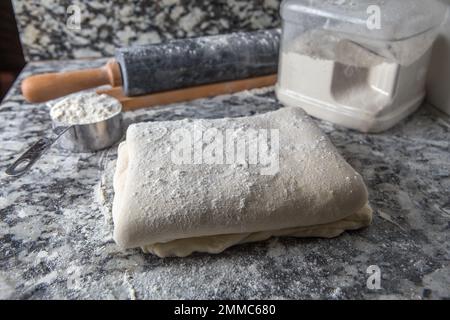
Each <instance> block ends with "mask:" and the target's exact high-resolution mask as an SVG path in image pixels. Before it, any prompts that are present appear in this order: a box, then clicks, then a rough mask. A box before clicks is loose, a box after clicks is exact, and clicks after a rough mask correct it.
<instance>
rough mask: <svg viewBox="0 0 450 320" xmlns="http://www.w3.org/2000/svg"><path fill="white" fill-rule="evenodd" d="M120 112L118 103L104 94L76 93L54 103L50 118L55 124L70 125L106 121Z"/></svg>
mask: <svg viewBox="0 0 450 320" xmlns="http://www.w3.org/2000/svg"><path fill="white" fill-rule="evenodd" d="M121 110H122V105H121V104H120V102H119V101H118V100H117V99H115V98H113V97H110V96H108V95H106V94H97V93H95V92H89V93H78V94H73V95H70V96H69V97H67V98H65V99H63V100H61V101H60V102H58V103H56V104H55V105H54V106H53V107H52V108H51V109H50V116H51V117H52V119H53V120H54V121H56V122H61V123H65V124H70V125H76V124H89V123H94V122H99V121H103V120H106V119H108V118H110V117H112V116H114V115H115V114H117V113H119V112H120V111H121Z"/></svg>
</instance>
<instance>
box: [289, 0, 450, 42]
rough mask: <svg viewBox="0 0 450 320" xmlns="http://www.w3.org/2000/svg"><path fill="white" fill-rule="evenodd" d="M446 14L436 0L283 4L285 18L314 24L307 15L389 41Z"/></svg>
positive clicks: (293, 1)
mask: <svg viewBox="0 0 450 320" xmlns="http://www.w3.org/2000/svg"><path fill="white" fill-rule="evenodd" d="M446 13H447V7H446V6H445V5H444V4H443V3H442V2H440V1H436V0H426V1H424V0H284V1H283V3H282V5H281V16H282V17H283V19H284V20H288V21H291V22H294V23H297V24H303V23H311V22H312V20H311V19H310V18H308V19H307V21H305V15H308V16H310V17H311V18H312V17H317V18H321V19H320V22H319V21H317V22H319V23H321V24H322V25H321V27H322V28H324V29H328V30H334V31H338V32H344V33H349V34H355V35H359V36H364V37H368V38H372V39H378V40H386V41H398V40H404V39H407V38H409V37H412V36H415V35H418V34H421V33H424V32H426V31H429V30H431V29H434V28H436V27H438V26H439V25H441V23H442V22H443V20H444V18H445V16H446ZM323 19H326V21H325V22H324V21H323ZM378 22H379V23H378Z"/></svg>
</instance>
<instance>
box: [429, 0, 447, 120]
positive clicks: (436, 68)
mask: <svg viewBox="0 0 450 320" xmlns="http://www.w3.org/2000/svg"><path fill="white" fill-rule="evenodd" d="M441 1H443V2H444V3H446V5H447V18H446V21H445V23H444V24H443V25H442V26H441V29H440V33H439V36H438V38H437V40H436V42H435V44H434V47H433V55H432V59H431V65H430V70H429V76H428V83H427V96H428V101H429V102H430V103H431V104H432V105H434V106H435V107H437V108H439V109H441V110H442V111H444V112H445V113H447V114H448V115H450V0H441Z"/></svg>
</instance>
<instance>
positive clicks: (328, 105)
mask: <svg viewBox="0 0 450 320" xmlns="http://www.w3.org/2000/svg"><path fill="white" fill-rule="evenodd" d="M445 15H446V6H445V5H444V4H443V3H442V2H439V1H437V0H427V1H423V0H408V1H403V0H402V1H399V0H358V1H353V0H284V1H283V2H282V4H281V17H282V19H283V34H282V42H281V50H280V62H279V74H278V83H277V87H276V92H277V97H278V99H279V100H280V101H281V102H282V103H283V104H285V105H288V106H297V107H301V108H303V109H304V110H305V111H306V112H308V113H309V114H311V115H313V116H315V117H317V118H320V119H324V120H328V121H331V122H333V123H336V124H339V125H342V126H345V127H347V128H351V129H356V130H359V131H363V132H380V131H384V130H387V129H389V128H391V127H392V126H394V125H395V124H396V123H397V122H399V121H400V120H402V119H404V118H405V117H407V116H408V115H410V114H411V113H412V112H414V111H415V110H416V109H417V108H418V107H419V106H420V105H421V104H422V102H423V100H424V98H425V87H426V80H427V71H428V66H429V62H430V57H431V52H432V47H433V43H434V42H435V39H436V37H437V35H438V32H439V27H440V26H441V24H442V21H443V20H444V18H445Z"/></svg>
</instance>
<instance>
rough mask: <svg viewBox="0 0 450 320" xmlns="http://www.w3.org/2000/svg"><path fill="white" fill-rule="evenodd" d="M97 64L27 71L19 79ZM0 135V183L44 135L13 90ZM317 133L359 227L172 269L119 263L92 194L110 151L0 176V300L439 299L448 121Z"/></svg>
mask: <svg viewBox="0 0 450 320" xmlns="http://www.w3.org/2000/svg"><path fill="white" fill-rule="evenodd" d="M104 62H105V61H104V60H97V61H92V62H88V61H84V62H82V61H71V62H51V63H50V62H49V63H33V64H31V65H29V66H28V67H27V68H26V70H25V71H24V72H23V74H22V76H21V77H22V78H23V77H24V76H25V75H28V74H30V73H37V72H43V71H58V70H62V69H77V68H81V67H89V66H99V65H102V64H103V63H104ZM280 107H281V106H280V104H279V103H278V102H277V101H276V99H275V96H274V93H273V91H272V90H271V89H268V90H256V91H254V92H242V93H239V94H235V95H231V96H222V97H216V98H213V99H205V100H197V101H193V102H189V103H182V104H176V105H172V106H166V107H159V108H154V109H147V110H141V111H138V112H134V113H130V114H128V115H127V116H126V118H127V120H128V121H129V122H131V121H160V120H170V119H182V118H185V117H192V118H218V117H224V116H243V115H252V114H256V113H263V112H267V111H270V110H275V109H277V108H280ZM0 122H1V123H2V126H1V127H0V170H1V171H2V172H3V171H4V170H5V168H6V166H7V165H8V164H9V163H11V161H12V160H13V159H14V158H16V157H17V155H18V153H20V152H21V151H23V149H24V148H25V147H26V146H27V145H28V144H29V143H31V142H33V141H34V140H35V139H37V138H38V137H39V136H42V135H45V134H49V133H50V126H51V125H50V119H49V115H48V109H47V107H46V106H45V105H30V104H27V103H25V102H24V101H23V99H22V97H21V96H20V95H19V91H18V85H17V84H16V85H15V87H14V88H13V90H12V91H11V92H10V93H9V95H8V96H7V98H6V99H5V100H4V101H3V103H2V105H1V107H0ZM316 122H317V124H318V125H319V126H320V127H321V128H322V129H323V130H324V131H325V132H327V133H328V134H329V135H330V137H331V139H332V141H333V142H334V143H335V145H336V146H337V147H338V149H339V150H340V151H341V152H342V154H343V155H344V157H345V158H346V159H347V160H348V161H349V162H350V163H351V164H352V165H353V166H354V168H355V169H356V170H357V171H359V172H360V173H361V174H362V176H363V177H364V179H365V181H366V183H367V185H368V188H369V193H370V201H371V204H372V206H373V208H374V221H373V225H372V226H371V227H370V228H368V229H365V230H362V231H356V232H349V233H345V234H344V235H343V236H341V237H339V238H337V239H331V240H322V239H293V238H284V239H271V240H268V241H266V242H262V243H256V244H246V245H241V246H236V247H233V248H231V249H229V250H227V251H225V252H224V253H222V254H219V255H207V254H195V255H193V256H191V257H188V258H182V259H180V258H167V259H159V258H157V257H154V256H151V255H144V254H143V253H141V252H140V250H128V251H125V252H121V251H120V250H119V249H118V247H117V246H116V244H115V243H114V242H113V240H112V237H111V231H112V225H111V220H110V218H109V216H108V213H107V211H108V210H105V207H104V206H103V205H102V204H101V203H102V201H100V200H101V199H103V196H104V195H102V194H101V192H99V190H102V189H101V188H99V185H100V184H103V183H106V184H107V183H108V182H107V181H106V180H107V178H106V177H107V176H105V172H107V170H106V168H108V166H109V165H110V164H111V161H113V160H114V157H115V149H114V148H112V149H110V150H106V151H102V152H98V153H94V154H71V153H69V152H64V151H59V150H57V149H54V148H53V149H51V150H50V151H49V152H48V153H47V154H46V155H45V156H44V157H43V158H42V159H41V160H40V161H39V162H38V164H37V165H36V166H35V167H34V168H33V170H32V171H31V172H29V173H28V174H27V175H25V176H22V177H20V178H18V179H14V178H9V177H5V176H4V175H3V174H2V175H1V177H0V298H13V299H14V298H19V299H40V298H63V299H75V298H77V299H78V298H113V299H116V298H117V299H134V298H137V299H159V298H193V299H198V298H231V299H235V298H250V299H256V298H277V299H278V298H280V299H284V298H286V299H297V298H327V299H350V298H367V299H382V298H404V299H440V298H450V264H449V262H450V198H449V191H450V151H449V150H450V148H449V144H450V119H449V118H448V117H446V116H444V115H442V114H441V113H439V112H438V111H436V110H435V109H433V108H431V107H423V108H422V109H421V110H419V111H418V112H417V113H415V114H414V115H413V116H411V117H410V118H408V119H407V120H406V121H404V122H403V123H401V124H399V125H398V126H397V127H396V128H394V129H392V130H390V131H388V132H386V133H383V134H378V135H368V134H361V133H357V132H354V131H349V130H345V129H343V128H338V127H335V126H333V125H331V124H330V123H326V122H322V121H319V120H317V121H316ZM106 198H107V197H106ZM370 265H377V266H379V268H380V270H381V289H380V290H371V289H368V288H367V286H366V281H367V279H368V277H369V274H367V273H366V270H367V268H368V267H369V266H370Z"/></svg>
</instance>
